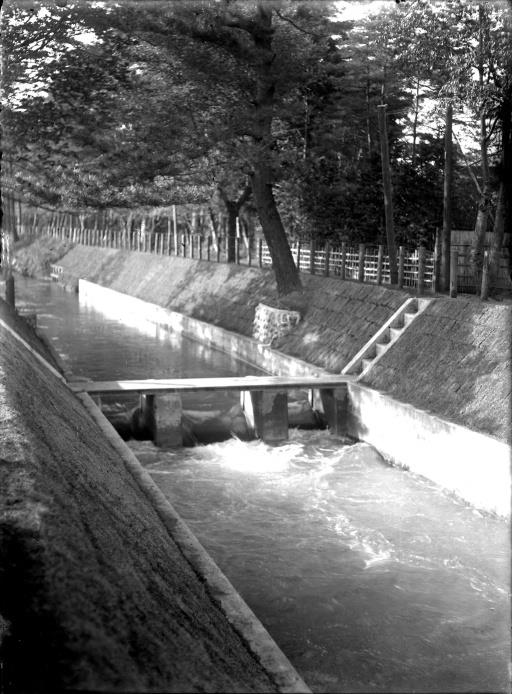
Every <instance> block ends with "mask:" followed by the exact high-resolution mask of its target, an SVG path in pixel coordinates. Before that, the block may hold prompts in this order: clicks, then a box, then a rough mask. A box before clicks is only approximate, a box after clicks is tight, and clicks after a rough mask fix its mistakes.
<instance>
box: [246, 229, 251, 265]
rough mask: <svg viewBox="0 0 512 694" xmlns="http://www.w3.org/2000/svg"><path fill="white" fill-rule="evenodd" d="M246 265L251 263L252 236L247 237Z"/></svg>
mask: <svg viewBox="0 0 512 694" xmlns="http://www.w3.org/2000/svg"><path fill="white" fill-rule="evenodd" d="M247 265H248V266H249V267H251V265H252V236H248V237H247Z"/></svg>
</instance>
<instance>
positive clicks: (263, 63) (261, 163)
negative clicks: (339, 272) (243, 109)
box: [250, 3, 302, 296]
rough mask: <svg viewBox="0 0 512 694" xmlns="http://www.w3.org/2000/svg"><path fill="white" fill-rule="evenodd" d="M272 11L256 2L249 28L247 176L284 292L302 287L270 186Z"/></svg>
mask: <svg viewBox="0 0 512 694" xmlns="http://www.w3.org/2000/svg"><path fill="white" fill-rule="evenodd" d="M272 12H273V10H272V8H271V6H267V5H266V4H264V3H260V4H258V6H257V11H256V16H255V22H254V24H253V29H252V30H251V35H252V38H253V41H254V45H255V47H256V49H257V50H258V53H259V56H258V60H257V62H256V94H255V97H256V98H255V107H254V109H255V110H254V134H253V140H254V143H255V145H256V148H257V154H256V158H255V161H254V162H253V172H252V174H251V177H250V178H251V187H252V191H253V195H254V201H255V203H256V209H257V210H258V216H259V219H260V223H261V227H262V229H263V235H264V236H265V240H266V242H267V245H268V250H269V253H270V257H271V258H272V267H273V269H274V273H275V277H276V286H277V292H278V294H279V295H280V296H283V295H285V294H289V293H291V292H294V291H302V284H301V281H300V277H299V271H298V270H297V267H296V266H295V263H294V261H293V256H292V254H291V251H290V246H289V244H288V239H287V237H286V232H285V230H284V227H283V223H282V221H281V217H280V215H279V210H278V209H277V205H276V201H275V199H274V193H273V190H272V184H273V172H272V167H271V164H270V162H271V161H272V158H273V157H272V154H273V146H274V139H273V137H272V117H273V109H274V98H275V77H274V75H273V72H272V65H273V62H274V59H275V54H274V52H273V50H272V36H273V28H272Z"/></svg>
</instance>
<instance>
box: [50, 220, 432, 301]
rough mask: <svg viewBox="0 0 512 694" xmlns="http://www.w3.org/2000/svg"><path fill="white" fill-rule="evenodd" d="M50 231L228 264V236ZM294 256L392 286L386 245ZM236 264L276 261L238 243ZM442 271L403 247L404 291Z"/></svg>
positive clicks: (427, 256) (341, 274)
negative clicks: (438, 270)
mask: <svg viewBox="0 0 512 694" xmlns="http://www.w3.org/2000/svg"><path fill="white" fill-rule="evenodd" d="M47 233H48V234H49V235H52V236H56V237H57V238H60V239H62V240H68V241H70V242H72V243H80V244H83V245H86V246H99V247H102V248H114V249H121V250H122V249H124V250H130V251H139V252H142V253H154V254H156V255H173V256H178V257H183V258H191V259H196V260H206V261H210V262H222V263H224V262H226V260H227V248H226V246H227V244H226V238H225V237H217V238H216V239H214V238H213V237H211V236H208V237H206V238H205V237H203V236H201V235H198V234H188V235H186V234H180V235H179V236H178V238H177V239H176V237H175V236H174V235H173V234H172V233H170V232H168V233H153V234H147V233H146V234H141V233H139V232H132V233H128V232H126V231H104V230H99V229H77V228H67V227H66V228H60V229H55V228H49V229H47ZM291 252H292V256H293V259H294V261H295V264H296V265H297V267H298V268H299V269H300V270H301V271H302V272H308V273H310V274H317V275H323V276H325V277H329V276H332V277H337V278H339V279H350V280H356V281H359V282H370V283H374V284H390V273H389V259H388V256H387V255H386V254H385V253H384V248H383V246H378V247H372V246H365V244H359V246H357V247H355V248H354V247H351V246H347V245H345V244H341V246H339V247H334V246H333V247H331V246H330V245H329V244H325V245H324V246H322V247H316V245H315V244H314V243H312V244H303V243H294V244H292V245H291ZM235 262H236V263H237V264H241V265H247V266H257V267H269V266H271V265H272V259H271V257H270V253H269V250H268V247H267V244H266V243H265V242H264V241H263V240H261V239H260V240H258V241H257V242H256V243H254V242H250V241H249V242H247V241H244V240H242V239H241V238H237V239H235ZM435 275H436V267H435V262H434V254H433V253H432V252H430V251H427V250H426V249H424V248H422V247H420V248H418V249H417V250H416V251H413V252H407V251H406V250H405V249H404V248H403V247H402V246H401V247H400V248H399V252H398V287H399V288H402V287H404V288H414V289H416V290H417V291H418V292H419V293H423V292H425V291H433V290H434V286H435Z"/></svg>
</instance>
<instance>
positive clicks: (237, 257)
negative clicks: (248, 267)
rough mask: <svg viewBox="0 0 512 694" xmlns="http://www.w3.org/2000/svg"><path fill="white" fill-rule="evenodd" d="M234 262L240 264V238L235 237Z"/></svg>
mask: <svg viewBox="0 0 512 694" xmlns="http://www.w3.org/2000/svg"><path fill="white" fill-rule="evenodd" d="M235 263H236V264H237V265H240V238H239V237H238V236H237V237H236V238H235Z"/></svg>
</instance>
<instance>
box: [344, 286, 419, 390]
mask: <svg viewBox="0 0 512 694" xmlns="http://www.w3.org/2000/svg"><path fill="white" fill-rule="evenodd" d="M431 301H432V299H423V298H413V297H411V298H410V299H407V300H406V301H405V302H404V303H403V304H402V306H400V308H399V309H398V310H397V311H396V312H395V313H394V314H393V315H392V316H391V318H389V319H388V320H387V321H386V322H385V323H384V325H383V326H382V327H381V328H379V330H378V331H377V332H376V333H375V335H374V336H373V337H372V338H371V339H370V340H368V342H367V343H366V344H365V345H364V346H363V347H362V349H360V350H359V352H358V353H357V354H356V355H355V356H354V357H353V358H352V359H351V360H350V361H349V363H348V364H347V365H346V366H345V368H344V369H343V370H342V372H341V373H342V374H351V375H354V376H357V377H358V379H359V378H362V377H363V376H365V375H366V374H367V373H368V371H369V370H370V369H371V368H372V367H373V366H374V364H376V363H377V362H378V360H379V359H381V357H382V356H383V355H384V354H385V353H386V352H387V351H388V349H389V348H390V347H391V346H392V345H393V344H394V343H395V342H396V341H397V340H398V339H399V338H400V336H401V335H402V334H403V333H404V331H405V330H407V328H408V327H409V326H410V325H411V323H412V322H413V321H414V319H415V318H416V317H417V316H418V314H420V313H421V312H422V311H423V310H424V309H425V308H426V307H427V306H428V305H429V303H430V302H431Z"/></svg>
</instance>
